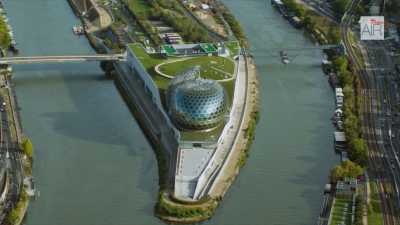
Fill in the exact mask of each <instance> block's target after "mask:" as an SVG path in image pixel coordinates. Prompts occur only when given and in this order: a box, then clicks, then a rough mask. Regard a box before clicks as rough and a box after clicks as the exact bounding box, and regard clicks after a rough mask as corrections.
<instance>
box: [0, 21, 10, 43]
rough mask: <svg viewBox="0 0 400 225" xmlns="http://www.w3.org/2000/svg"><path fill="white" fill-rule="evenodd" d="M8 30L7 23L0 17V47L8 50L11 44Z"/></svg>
mask: <svg viewBox="0 0 400 225" xmlns="http://www.w3.org/2000/svg"><path fill="white" fill-rule="evenodd" d="M8 32H9V30H8V27H7V23H6V22H5V21H4V19H3V18H0V47H1V48H2V49H5V50H8V48H9V47H10V44H11V37H10V35H9V33H8Z"/></svg>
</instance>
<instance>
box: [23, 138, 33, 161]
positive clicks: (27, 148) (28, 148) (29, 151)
mask: <svg viewBox="0 0 400 225" xmlns="http://www.w3.org/2000/svg"><path fill="white" fill-rule="evenodd" d="M22 150H23V151H24V153H25V154H26V156H28V157H29V158H32V155H33V145H32V142H31V140H30V139H29V138H26V139H25V140H24V141H23V142H22Z"/></svg>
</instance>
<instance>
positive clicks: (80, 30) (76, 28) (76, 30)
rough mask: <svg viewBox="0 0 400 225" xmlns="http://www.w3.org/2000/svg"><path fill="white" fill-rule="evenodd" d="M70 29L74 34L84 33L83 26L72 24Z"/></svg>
mask: <svg viewBox="0 0 400 225" xmlns="http://www.w3.org/2000/svg"><path fill="white" fill-rule="evenodd" d="M72 31H73V32H74V34H75V35H82V34H84V33H85V29H84V28H83V26H78V25H77V26H73V27H72Z"/></svg>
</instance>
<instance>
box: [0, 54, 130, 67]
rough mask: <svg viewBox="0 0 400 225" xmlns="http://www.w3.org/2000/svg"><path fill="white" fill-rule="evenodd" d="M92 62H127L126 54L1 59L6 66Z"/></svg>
mask: <svg viewBox="0 0 400 225" xmlns="http://www.w3.org/2000/svg"><path fill="white" fill-rule="evenodd" d="M90 61H126V55H125V54H99V55H71V56H21V57H3V58H0V65H2V64H3V65H4V64H32V63H64V62H90Z"/></svg>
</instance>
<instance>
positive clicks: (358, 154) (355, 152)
mask: <svg viewBox="0 0 400 225" xmlns="http://www.w3.org/2000/svg"><path fill="white" fill-rule="evenodd" d="M350 147H351V148H350V151H349V157H350V159H351V160H353V161H354V162H356V163H358V164H359V165H361V166H366V165H367V162H368V153H367V144H366V143H365V141H364V140H363V139H361V138H356V139H354V140H353V141H352V142H351V143H350Z"/></svg>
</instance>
